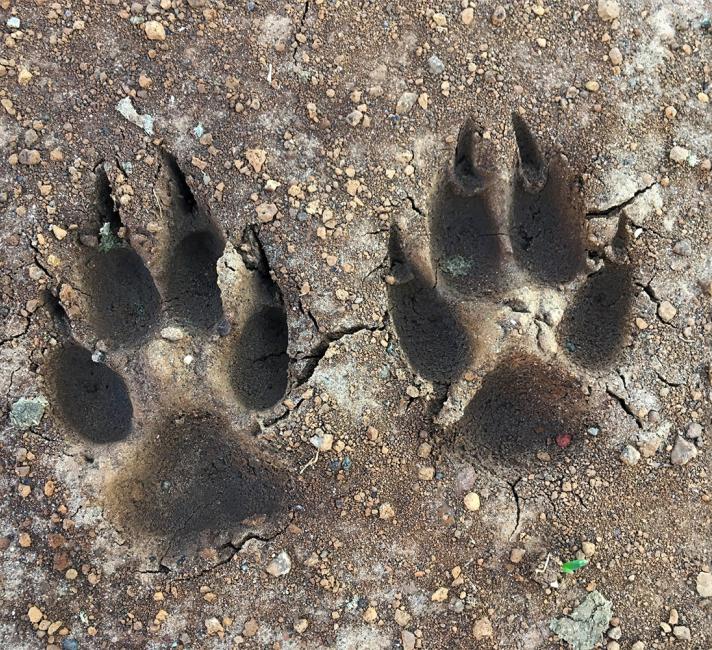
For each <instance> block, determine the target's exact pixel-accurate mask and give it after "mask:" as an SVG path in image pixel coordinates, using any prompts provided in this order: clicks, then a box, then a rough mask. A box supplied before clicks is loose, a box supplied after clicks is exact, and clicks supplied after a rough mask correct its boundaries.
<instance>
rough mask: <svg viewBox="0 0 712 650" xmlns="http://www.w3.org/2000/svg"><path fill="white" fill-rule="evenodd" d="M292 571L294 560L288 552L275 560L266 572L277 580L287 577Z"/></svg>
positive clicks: (283, 552)
mask: <svg viewBox="0 0 712 650" xmlns="http://www.w3.org/2000/svg"><path fill="white" fill-rule="evenodd" d="M291 569H292V559H291V558H290V557H289V555H288V554H287V552H286V551H282V552H281V553H280V554H279V555H278V556H277V557H276V558H274V560H272V561H271V562H270V563H269V564H268V565H267V568H266V569H265V571H267V573H269V574H270V575H271V576H274V577H275V578H279V577H280V576H286V575H287V574H288V573H289V572H290V570H291Z"/></svg>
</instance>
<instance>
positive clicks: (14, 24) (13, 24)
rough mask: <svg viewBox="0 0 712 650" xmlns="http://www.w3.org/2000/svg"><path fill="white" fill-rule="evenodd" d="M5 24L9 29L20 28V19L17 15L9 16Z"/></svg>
mask: <svg viewBox="0 0 712 650" xmlns="http://www.w3.org/2000/svg"><path fill="white" fill-rule="evenodd" d="M5 24H6V25H7V26H8V27H9V28H10V29H20V19H19V18H18V17H17V16H10V17H9V18H8V19H7V22H6V23H5Z"/></svg>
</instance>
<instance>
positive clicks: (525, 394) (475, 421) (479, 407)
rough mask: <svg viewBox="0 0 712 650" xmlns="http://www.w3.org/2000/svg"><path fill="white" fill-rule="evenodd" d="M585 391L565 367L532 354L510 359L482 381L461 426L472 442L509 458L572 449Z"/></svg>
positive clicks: (579, 421)
mask: <svg viewBox="0 0 712 650" xmlns="http://www.w3.org/2000/svg"><path fill="white" fill-rule="evenodd" d="M580 400H581V393H580V390H579V389H578V387H577V385H576V383H575V381H574V380H573V379H572V378H570V377H568V376H567V375H566V374H565V373H564V372H563V371H561V370H559V369H557V368H555V367H553V366H549V365H547V364H544V363H542V362H540V361H538V360H536V359H535V358H533V357H525V356H521V357H512V358H509V359H505V360H504V361H503V362H501V363H500V365H498V366H497V367H496V368H495V369H494V370H493V371H492V372H490V373H489V374H488V375H487V376H486V377H485V378H484V380H483V381H482V386H481V387H480V389H479V390H478V391H477V393H476V394H475V396H474V397H473V398H472V400H471V401H470V403H469V404H468V405H467V407H466V409H465V412H464V415H463V417H462V420H461V421H460V423H459V424H458V429H459V430H460V432H461V433H462V435H463V436H464V438H465V440H466V441H467V443H468V444H471V445H474V447H475V448H478V447H480V446H481V447H483V448H485V449H487V450H489V451H490V452H493V453H494V454H495V455H497V456H499V457H501V458H503V459H505V460H509V461H516V460H517V459H518V458H519V457H522V456H526V455H529V454H530V453H532V452H537V451H539V450H543V449H545V448H547V447H553V448H554V449H556V448H557V444H558V446H559V447H568V445H569V444H570V443H571V441H572V440H575V439H576V437H577V435H578V434H579V433H580V431H581V429H582V418H581V409H580V408H579V403H580Z"/></svg>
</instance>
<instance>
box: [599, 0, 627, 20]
mask: <svg viewBox="0 0 712 650" xmlns="http://www.w3.org/2000/svg"><path fill="white" fill-rule="evenodd" d="M620 15H621V7H620V5H619V4H618V2H616V0H598V16H599V18H601V19H602V20H605V21H607V22H610V21H612V20H615V19H616V18H618V17H619V16H620Z"/></svg>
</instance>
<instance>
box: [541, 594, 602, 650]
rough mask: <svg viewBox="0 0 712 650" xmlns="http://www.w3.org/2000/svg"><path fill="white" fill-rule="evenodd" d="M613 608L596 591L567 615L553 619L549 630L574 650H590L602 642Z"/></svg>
mask: <svg viewBox="0 0 712 650" xmlns="http://www.w3.org/2000/svg"><path fill="white" fill-rule="evenodd" d="M612 614H613V607H612V605H611V601H610V600H606V598H604V597H603V596H602V595H601V594H600V593H599V592H598V591H592V592H591V593H590V594H589V595H588V596H586V599H585V600H584V601H583V602H582V603H581V604H580V605H579V606H578V607H577V608H576V609H575V610H574V611H573V612H572V613H571V614H570V615H569V616H562V617H561V618H554V619H552V620H551V622H550V623H549V629H551V631H552V632H553V633H554V634H556V635H557V636H558V637H559V638H561V639H563V640H564V641H566V642H567V643H569V644H570V645H571V647H572V648H573V649H574V650H590V649H591V648H593V646H595V645H596V644H597V643H600V642H601V641H602V640H603V633H604V632H605V631H606V630H607V629H608V622H609V621H610V620H611V615H612Z"/></svg>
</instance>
